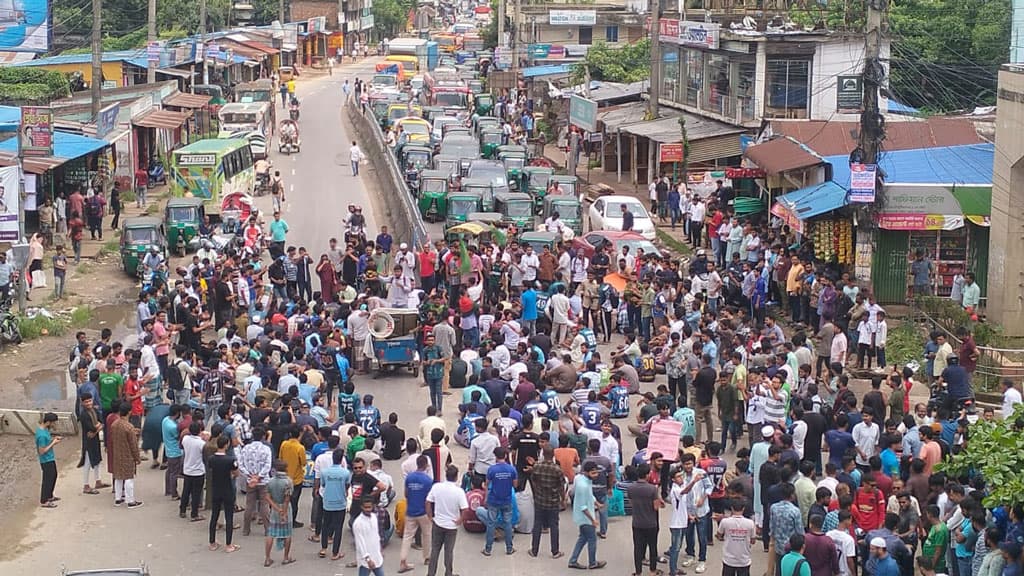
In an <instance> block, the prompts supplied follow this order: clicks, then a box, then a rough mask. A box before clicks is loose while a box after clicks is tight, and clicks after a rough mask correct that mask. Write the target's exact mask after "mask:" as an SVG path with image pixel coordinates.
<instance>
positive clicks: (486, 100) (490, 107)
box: [473, 94, 494, 116]
mask: <svg viewBox="0 0 1024 576" xmlns="http://www.w3.org/2000/svg"><path fill="white" fill-rule="evenodd" d="M473 104H474V110H475V111H476V113H477V114H479V115H481V116H487V115H489V114H490V113H491V112H493V111H494V96H491V95H490V94H477V95H476V99H475V100H474V102H473Z"/></svg>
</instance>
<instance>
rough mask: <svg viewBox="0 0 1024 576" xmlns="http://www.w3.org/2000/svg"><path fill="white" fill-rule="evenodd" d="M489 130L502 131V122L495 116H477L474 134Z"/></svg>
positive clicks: (474, 122)
mask: <svg viewBox="0 0 1024 576" xmlns="http://www.w3.org/2000/svg"><path fill="white" fill-rule="evenodd" d="M488 129H491V130H501V120H500V119H498V118H495V117H494V116H477V118H476V120H474V121H473V132H476V133H477V134H479V133H481V132H483V131H484V130H488Z"/></svg>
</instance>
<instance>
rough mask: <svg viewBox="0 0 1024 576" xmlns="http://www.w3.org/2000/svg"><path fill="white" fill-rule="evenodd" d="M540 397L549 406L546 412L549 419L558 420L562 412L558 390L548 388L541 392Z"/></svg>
mask: <svg viewBox="0 0 1024 576" xmlns="http://www.w3.org/2000/svg"><path fill="white" fill-rule="evenodd" d="M540 399H541V400H542V401H543V402H544V403H545V404H547V406H548V411H547V414H546V416H547V417H548V420H558V416H559V415H560V414H561V413H562V401H561V400H559V399H558V392H555V391H554V390H551V389H550V388H548V389H546V390H544V391H543V392H541V394H540Z"/></svg>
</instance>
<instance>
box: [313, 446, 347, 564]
mask: <svg viewBox="0 0 1024 576" xmlns="http://www.w3.org/2000/svg"><path fill="white" fill-rule="evenodd" d="M344 457H345V451H344V450H342V449H340V448H338V449H336V450H335V451H334V452H333V453H332V454H331V462H332V464H331V465H330V466H328V467H327V468H325V469H324V470H321V471H320V478H318V479H317V482H319V483H320V486H319V487H318V490H319V489H322V490H323V504H322V505H323V513H324V517H323V530H322V531H321V532H320V557H321V558H324V557H326V556H327V542H328V541H331V540H333V542H332V544H331V560H339V559H340V558H341V552H340V550H341V531H342V528H343V527H344V525H345V510H346V509H347V508H348V502H347V501H346V497H345V495H346V494H347V493H348V487H349V484H351V482H352V473H351V472H349V471H348V468H345V467H344V466H342V465H341V461H342V459H343V458H344Z"/></svg>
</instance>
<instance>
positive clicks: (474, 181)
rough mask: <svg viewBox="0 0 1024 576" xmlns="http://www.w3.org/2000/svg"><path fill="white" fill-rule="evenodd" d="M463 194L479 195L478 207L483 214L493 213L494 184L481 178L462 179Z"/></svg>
mask: <svg viewBox="0 0 1024 576" xmlns="http://www.w3.org/2000/svg"><path fill="white" fill-rule="evenodd" d="M461 190H462V191H463V192H471V193H474V194H479V195H480V205H481V210H482V211H483V212H493V211H494V184H492V183H491V182H490V181H489V180H486V179H483V178H463V179H462V188H461Z"/></svg>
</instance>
